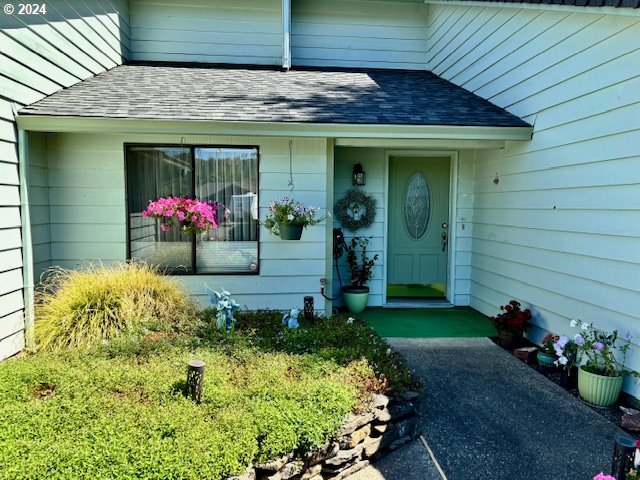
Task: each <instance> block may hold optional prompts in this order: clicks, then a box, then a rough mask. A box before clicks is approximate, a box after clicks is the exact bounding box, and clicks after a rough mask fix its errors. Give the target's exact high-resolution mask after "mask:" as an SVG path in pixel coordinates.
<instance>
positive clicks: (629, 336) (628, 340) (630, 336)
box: [624, 332, 633, 342]
mask: <svg viewBox="0 0 640 480" xmlns="http://www.w3.org/2000/svg"><path fill="white" fill-rule="evenodd" d="M632 338H633V335H631V332H627V333H625V334H624V339H625V340H626V341H627V342H630V341H631V339H632Z"/></svg>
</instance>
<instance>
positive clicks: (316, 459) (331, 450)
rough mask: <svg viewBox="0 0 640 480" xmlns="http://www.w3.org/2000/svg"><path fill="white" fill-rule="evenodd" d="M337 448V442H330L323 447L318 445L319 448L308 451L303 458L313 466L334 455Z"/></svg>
mask: <svg viewBox="0 0 640 480" xmlns="http://www.w3.org/2000/svg"><path fill="white" fill-rule="evenodd" d="M339 450H340V445H339V444H338V442H332V443H329V444H327V445H325V446H324V447H320V449H318V450H314V451H313V452H308V453H307V454H306V455H305V457H304V458H305V461H306V462H307V464H308V465H310V466H313V465H315V464H317V463H321V462H322V461H324V460H326V459H328V458H332V457H335V456H336V454H337V453H338V451H339Z"/></svg>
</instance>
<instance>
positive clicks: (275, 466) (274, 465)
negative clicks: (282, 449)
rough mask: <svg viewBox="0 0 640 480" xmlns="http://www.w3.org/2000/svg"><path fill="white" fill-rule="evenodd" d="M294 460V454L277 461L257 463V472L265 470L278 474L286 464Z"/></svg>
mask: <svg viewBox="0 0 640 480" xmlns="http://www.w3.org/2000/svg"><path fill="white" fill-rule="evenodd" d="M292 459H293V453H289V454H287V455H285V456H283V457H280V458H277V459H275V460H270V461H268V462H264V463H257V464H256V466H255V467H256V469H257V470H264V471H267V472H277V471H278V470H280V469H281V468H282V467H283V466H284V464H285V463H287V462H288V461H290V460H292Z"/></svg>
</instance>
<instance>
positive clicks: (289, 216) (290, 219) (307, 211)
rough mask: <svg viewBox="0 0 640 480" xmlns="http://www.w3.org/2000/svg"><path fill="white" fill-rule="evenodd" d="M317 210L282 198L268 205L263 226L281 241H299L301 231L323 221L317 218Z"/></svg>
mask: <svg viewBox="0 0 640 480" xmlns="http://www.w3.org/2000/svg"><path fill="white" fill-rule="evenodd" d="M319 211H320V209H319V208H316V207H311V206H309V205H305V204H304V203H300V202H296V201H294V200H293V198H289V197H283V198H280V199H278V200H276V201H275V202H271V203H270V204H269V214H268V215H267V218H266V219H265V221H264V226H265V227H266V228H267V229H269V231H270V232H271V233H273V234H274V235H278V236H279V237H280V238H282V239H283V240H300V237H301V236H302V229H303V228H305V227H308V226H310V225H317V224H318V223H320V222H322V220H324V217H318V212H319Z"/></svg>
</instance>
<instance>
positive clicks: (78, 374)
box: [0, 337, 356, 480]
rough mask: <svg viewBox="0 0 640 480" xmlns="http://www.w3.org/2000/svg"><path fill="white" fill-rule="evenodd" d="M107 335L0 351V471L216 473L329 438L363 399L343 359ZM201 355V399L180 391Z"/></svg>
mask: <svg viewBox="0 0 640 480" xmlns="http://www.w3.org/2000/svg"><path fill="white" fill-rule="evenodd" d="M124 341H125V340H124V337H121V338H119V339H118V340H116V341H115V342H113V343H114V344H115V343H119V342H124ZM129 341H131V340H129ZM136 341H138V340H136ZM109 347H110V345H109V346H107V347H105V348H102V347H101V348H100V349H98V350H94V351H93V352H92V353H88V352H81V351H68V350H67V351H59V352H42V353H38V354H35V355H32V356H28V357H25V358H19V359H11V360H7V361H5V362H3V363H0V385H2V388H0V418H2V422H0V479H1V480H8V479H11V480H15V479H34V480H35V479H47V480H59V479H71V478H72V479H74V480H75V479H92V480H93V479H98V478H100V479H102V478H104V479H107V478H108V479H118V480H120V479H134V478H135V479H137V478H145V479H158V480H159V479H187V480H188V479H194V480H195V479H198V480H202V479H207V480H216V479H221V478H225V477H227V476H229V475H231V474H232V473H240V472H242V471H243V470H244V468H245V467H246V465H248V464H250V463H251V462H253V461H257V460H267V459H269V458H274V457H277V456H279V455H282V454H284V453H287V452H289V451H292V450H306V449H310V448H313V447H315V446H319V445H321V444H323V443H325V442H326V441H328V439H329V438H330V437H331V436H332V435H333V434H335V432H336V431H337V429H338V428H339V426H340V424H341V423H342V421H343V418H344V416H345V415H346V414H347V413H348V412H349V411H351V410H352V408H353V407H354V405H355V403H356V392H355V388H354V387H353V386H352V385H349V384H348V383H345V382H344V381H343V380H342V378H341V377H342V376H343V375H345V374H346V372H345V371H344V369H342V368H340V367H338V366H337V365H335V364H334V363H332V362H327V361H323V360H320V359H318V358H315V357H311V356H298V355H289V354H284V353H261V352H256V351H255V350H253V349H249V348H244V347H237V348H235V349H234V353H233V355H232V354H229V353H225V352H223V351H222V350H220V349H211V348H201V349H195V350H191V351H189V350H188V349H185V348H183V347H179V346H171V345H170V344H165V345H164V346H163V348H162V350H161V352H159V353H152V352H145V355H144V356H142V357H136V356H133V355H127V356H115V357H114V356H112V354H113V351H112V350H110V349H109ZM194 357H195V358H200V359H202V360H204V361H205V363H206V367H205V383H204V391H203V399H202V403H201V404H200V405H196V404H194V403H193V402H191V401H190V400H187V399H186V398H185V397H184V395H183V394H182V392H181V385H182V383H183V382H184V379H185V377H186V364H187V362H188V360H189V359H190V358H194Z"/></svg>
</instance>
